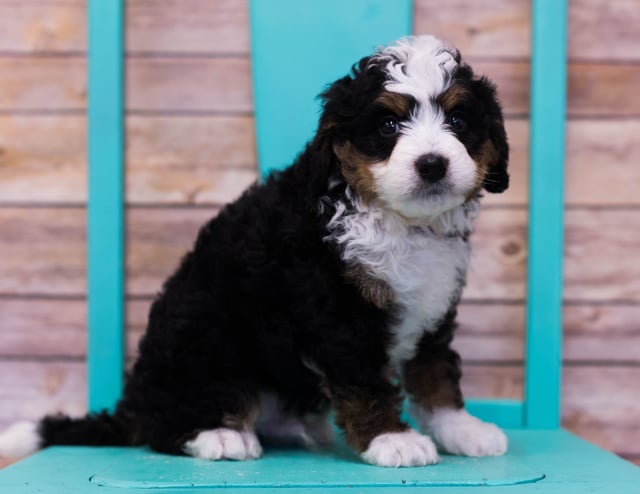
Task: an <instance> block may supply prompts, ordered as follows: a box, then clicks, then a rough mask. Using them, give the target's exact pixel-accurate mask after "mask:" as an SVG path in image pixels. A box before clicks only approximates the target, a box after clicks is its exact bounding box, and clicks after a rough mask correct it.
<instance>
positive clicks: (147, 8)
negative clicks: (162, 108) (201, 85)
mask: <svg viewBox="0 0 640 494" xmlns="http://www.w3.org/2000/svg"><path fill="white" fill-rule="evenodd" d="M85 9H86V7H85V2H84V1H83V0H67V1H62V0H22V1H20V2H16V1H13V0H3V1H0V51H20V52H33V51H47V52H52V51H67V52H68V51H72V52H78V51H80V52H82V51H85V50H86V23H85ZM125 18H126V40H127V47H126V48H127V50H128V51H133V52H162V53H169V52H174V53H175V52H193V53H212V52H218V53H241V54H247V53H248V52H249V29H248V11H247V5H246V2H239V1H237V0H216V1H215V2H210V1H208V0H179V1H178V0H171V1H165V2H154V1H152V0H133V1H128V2H127V3H126V15H125Z"/></svg>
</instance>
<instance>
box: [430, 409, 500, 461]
mask: <svg viewBox="0 0 640 494" xmlns="http://www.w3.org/2000/svg"><path fill="white" fill-rule="evenodd" d="M429 430H430V431H431V433H432V434H433V438H434V439H435V441H436V442H437V443H438V444H439V445H440V446H442V448H443V449H444V450H445V451H447V452H449V453H452V454H454V455H464V456H500V455H503V454H505V453H506V452H507V444H508V441H507V436H506V435H505V434H504V432H502V430H500V428H499V427H498V426H497V425H495V424H491V423H489V422H483V421H482V420H480V419H478V418H476V417H474V416H473V415H470V414H469V413H468V412H467V411H466V410H464V409H462V410H451V409H441V410H437V411H435V412H434V414H433V417H432V418H431V421H430V426H429Z"/></svg>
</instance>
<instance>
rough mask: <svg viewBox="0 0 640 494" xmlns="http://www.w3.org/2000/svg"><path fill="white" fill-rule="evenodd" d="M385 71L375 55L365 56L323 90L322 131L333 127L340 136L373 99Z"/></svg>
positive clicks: (335, 134)
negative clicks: (348, 72)
mask: <svg viewBox="0 0 640 494" xmlns="http://www.w3.org/2000/svg"><path fill="white" fill-rule="evenodd" d="M384 78H385V75H384V73H383V72H382V71H381V70H380V67H378V65H377V64H376V63H374V61H373V60H372V57H370V56H369V57H364V58H362V59H361V60H360V61H359V62H357V63H356V64H354V65H353V66H352V67H351V73H350V74H349V75H347V76H346V77H343V78H341V79H338V80H337V81H335V82H334V83H333V84H330V85H329V86H328V87H327V88H326V89H325V90H324V91H323V92H322V93H321V94H320V99H321V101H322V114H321V116H320V124H319V126H318V130H319V131H321V132H322V131H326V130H331V131H332V134H333V135H334V137H338V138H339V137H340V132H341V130H342V127H343V126H344V125H345V124H349V122H351V121H352V120H353V119H355V118H357V117H358V116H359V115H360V114H361V112H362V109H363V108H364V107H366V106H367V105H368V104H369V102H370V101H371V100H372V99H373V95H374V94H375V93H376V92H377V91H379V89H380V87H381V86H382V84H383V82H384Z"/></svg>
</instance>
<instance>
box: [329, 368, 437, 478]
mask: <svg viewBox="0 0 640 494" xmlns="http://www.w3.org/2000/svg"><path fill="white" fill-rule="evenodd" d="M351 378H352V379H350V382H348V383H345V382H333V383H332V382H329V388H330V390H331V391H330V393H331V398H332V401H333V404H334V408H335V411H336V423H337V424H338V425H339V426H340V427H342V428H343V429H344V431H345V435H346V439H347V442H348V443H349V444H350V445H351V446H352V447H354V448H355V449H356V450H357V451H358V452H360V453H361V455H362V458H363V459H364V460H365V461H366V462H368V463H371V464H373V465H379V466H385V467H400V466H422V465H428V464H431V463H436V462H437V461H438V454H437V451H436V448H435V445H434V444H433V442H432V441H431V439H430V438H429V437H427V436H423V435H421V434H420V433H418V432H417V431H415V430H414V429H411V428H410V427H409V426H408V425H407V424H406V423H404V422H403V421H402V420H401V419H400V414H399V408H400V402H401V398H400V390H399V388H398V387H397V386H395V385H393V384H391V383H390V382H389V381H388V380H387V379H385V378H384V377H383V376H382V375H380V374H376V373H374V372H371V373H363V372H362V370H361V369H360V370H358V371H356V372H355V373H354V374H352V375H351Z"/></svg>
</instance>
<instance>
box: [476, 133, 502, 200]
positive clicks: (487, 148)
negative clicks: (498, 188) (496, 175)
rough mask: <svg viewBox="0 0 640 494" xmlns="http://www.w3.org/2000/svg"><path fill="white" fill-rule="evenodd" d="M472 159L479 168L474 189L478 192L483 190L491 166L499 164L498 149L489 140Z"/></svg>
mask: <svg viewBox="0 0 640 494" xmlns="http://www.w3.org/2000/svg"><path fill="white" fill-rule="evenodd" d="M472 158H473V160H474V161H475V162H476V164H477V167H478V168H477V172H476V183H475V187H474V192H477V191H479V190H480V189H482V184H483V182H484V181H485V178H487V174H488V173H489V170H490V169H491V166H492V165H493V164H495V163H497V161H498V159H499V156H498V150H497V149H496V147H495V145H494V144H493V142H491V141H490V140H487V141H485V143H484V144H483V145H482V147H481V148H480V151H478V153H476V154H474V155H473V156H472ZM487 179H488V180H491V177H490V176H489V177H488V178H487Z"/></svg>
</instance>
